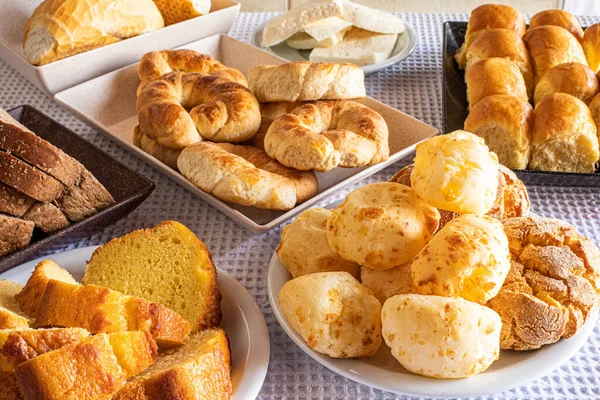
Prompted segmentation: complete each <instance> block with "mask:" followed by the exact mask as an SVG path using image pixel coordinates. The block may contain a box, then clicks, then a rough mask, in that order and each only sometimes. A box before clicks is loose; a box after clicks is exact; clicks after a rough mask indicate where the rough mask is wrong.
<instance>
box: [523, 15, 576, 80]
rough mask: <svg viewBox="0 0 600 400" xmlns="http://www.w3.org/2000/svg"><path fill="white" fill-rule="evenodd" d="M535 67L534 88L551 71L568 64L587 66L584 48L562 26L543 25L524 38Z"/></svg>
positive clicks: (530, 31) (528, 32) (531, 30)
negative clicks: (576, 63) (574, 63)
mask: <svg viewBox="0 0 600 400" xmlns="http://www.w3.org/2000/svg"><path fill="white" fill-rule="evenodd" d="M523 40H524V41H525V45H527V49H528V50H529V56H530V57H531V65H532V66H533V84H534V87H535V86H536V85H537V83H538V82H539V81H540V79H541V78H542V76H544V74H545V73H546V72H548V71H549V70H550V69H552V68H554V67H556V66H557V65H559V64H563V63H566V62H578V63H581V64H585V65H587V61H586V59H585V55H584V54H583V48H582V47H581V44H580V43H579V41H577V39H576V38H575V36H573V35H572V34H571V32H569V31H567V30H566V29H564V28H561V27H560V26H555V25H542V26H538V27H537V28H533V29H530V30H529V31H527V34H526V35H525V36H524V37H523Z"/></svg>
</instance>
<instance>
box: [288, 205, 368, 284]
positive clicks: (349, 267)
mask: <svg viewBox="0 0 600 400" xmlns="http://www.w3.org/2000/svg"><path fill="white" fill-rule="evenodd" d="M331 214H333V211H331V210H327V209H325V208H312V209H310V210H306V211H304V212H303V213H302V214H300V215H298V217H296V219H295V220H294V222H292V223H291V224H289V225H286V226H285V227H284V228H283V230H282V231H281V240H280V241H279V246H277V257H279V261H280V262H281V264H283V266H284V267H285V269H287V270H288V271H289V272H290V274H292V277H293V278H297V277H299V276H302V275H306V274H312V273H315V272H328V271H346V272H348V273H350V274H351V275H352V276H354V277H355V278H357V279H358V278H359V276H360V266H359V265H358V264H356V263H353V262H351V261H346V260H344V259H343V258H341V257H339V256H338V255H337V254H335V253H334V252H333V251H332V250H331V249H330V248H329V243H327V219H328V218H329V217H330V216H331Z"/></svg>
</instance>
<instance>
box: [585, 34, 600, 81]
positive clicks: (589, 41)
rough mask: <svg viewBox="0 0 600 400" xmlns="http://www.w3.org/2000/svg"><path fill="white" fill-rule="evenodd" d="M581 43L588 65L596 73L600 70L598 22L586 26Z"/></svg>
mask: <svg viewBox="0 0 600 400" xmlns="http://www.w3.org/2000/svg"><path fill="white" fill-rule="evenodd" d="M581 45H582V46H583V52H584V53H585V58H586V59H587V62H588V65H589V66H590V68H591V69H592V70H593V71H594V73H596V74H597V73H598V72H600V24H594V25H590V26H588V27H587V28H586V30H585V33H584V34H583V42H581Z"/></svg>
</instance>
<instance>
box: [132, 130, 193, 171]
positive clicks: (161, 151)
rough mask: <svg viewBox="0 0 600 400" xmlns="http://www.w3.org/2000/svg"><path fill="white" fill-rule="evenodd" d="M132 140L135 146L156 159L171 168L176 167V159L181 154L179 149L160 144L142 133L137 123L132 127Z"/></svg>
mask: <svg viewBox="0 0 600 400" xmlns="http://www.w3.org/2000/svg"><path fill="white" fill-rule="evenodd" d="M132 141H133V144H134V145H135V146H137V147H139V148H140V149H142V150H144V151H145V152H146V153H148V154H150V155H151V156H152V157H154V158H156V159H157V160H158V161H160V162H162V163H163V164H166V165H168V166H169V167H171V168H173V169H177V159H178V158H179V155H180V154H181V150H171V149H169V148H166V147H164V146H161V145H160V144H159V143H158V142H157V141H156V140H154V139H150V138H149V137H148V136H146V135H144V133H143V132H142V130H141V129H140V126H139V125H136V126H135V127H134V128H133V136H132Z"/></svg>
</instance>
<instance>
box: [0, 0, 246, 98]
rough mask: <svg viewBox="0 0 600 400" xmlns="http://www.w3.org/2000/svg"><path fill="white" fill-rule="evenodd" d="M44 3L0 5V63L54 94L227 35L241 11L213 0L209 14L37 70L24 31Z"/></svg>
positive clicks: (7, 1) (0, 0)
mask: <svg viewBox="0 0 600 400" xmlns="http://www.w3.org/2000/svg"><path fill="white" fill-rule="evenodd" d="M40 3H41V0H0V18H1V22H0V58H1V59H2V60H4V61H5V62H6V63H7V64H8V65H10V66H11V67H13V68H14V69H15V70H17V71H18V72H19V73H21V74H22V75H23V76H24V77H25V78H26V79H27V80H29V81H30V82H32V83H33V84H34V85H35V86H37V87H38V88H40V89H42V90H43V91H45V92H46V93H48V94H50V95H52V94H55V93H57V92H60V91H61V90H64V89H67V88H69V87H71V86H75V85H77V84H79V83H82V82H85V81H88V80H90V79H92V78H95V77H97V76H99V75H102V74H105V73H107V72H110V71H114V70H115V69H117V68H121V67H123V66H125V65H129V64H131V63H134V62H137V61H138V60H139V59H140V58H141V57H142V55H144V54H145V53H147V52H149V51H153V50H162V49H170V48H173V47H176V46H181V45H184V44H186V43H189V42H192V41H194V40H198V39H200V38H204V37H207V36H211V35H214V34H216V33H227V32H229V30H230V29H231V27H232V26H233V23H234V22H235V19H236V18H237V15H238V13H239V11H240V4H239V3H237V2H235V1H234V0H213V1H212V9H211V12H210V13H209V14H207V15H203V16H201V17H196V18H192V19H190V20H187V21H183V22H180V23H178V24H173V25H170V26H167V27H164V28H162V29H158V30H156V31H154V32H149V33H146V34H144V35H139V36H135V37H132V38H129V39H126V40H123V41H120V42H117V43H113V44H110V45H108V46H104V47H100V48H97V49H94V50H90V51H87V52H85V53H81V54H77V55H74V56H72V57H67V58H64V59H62V60H58V61H55V62H53V63H50V64H46V65H42V66H39V67H36V66H35V65H31V64H30V63H29V62H28V61H27V60H26V59H25V56H24V55H23V28H24V26H25V23H26V22H27V20H28V19H29V17H30V16H31V14H32V13H33V10H35V8H36V7H37V6H38V5H39V4H40Z"/></svg>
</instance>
